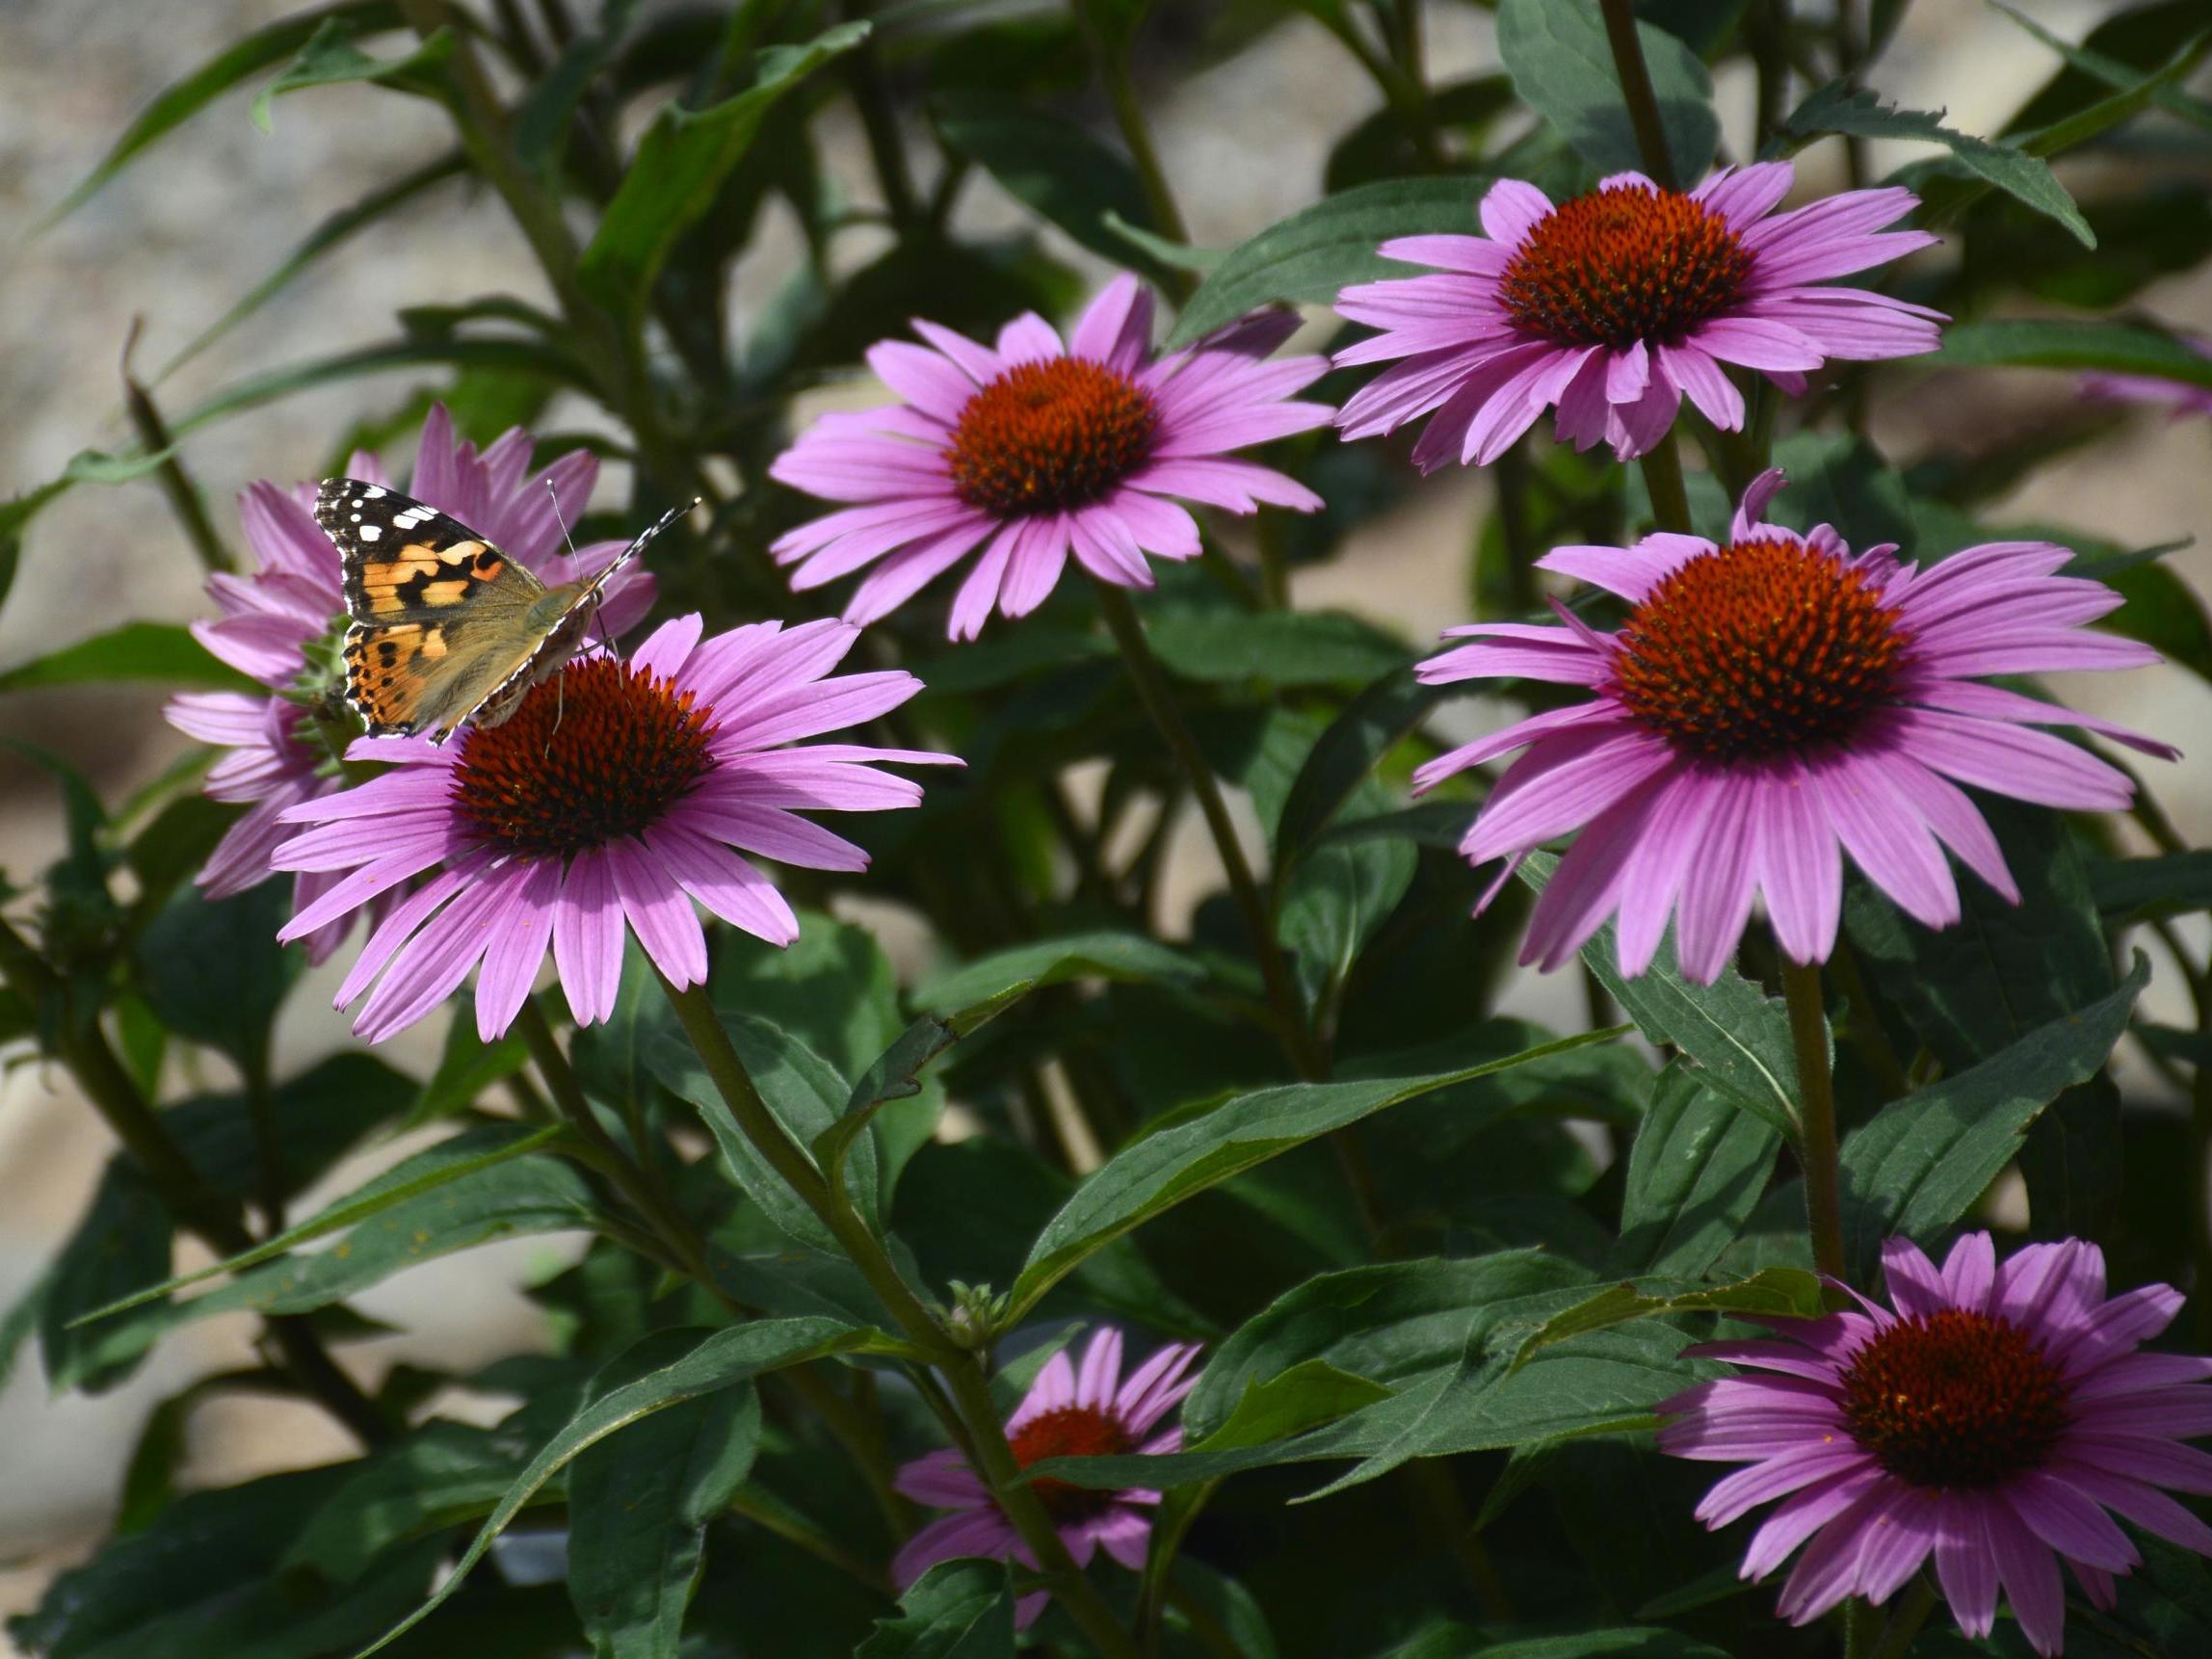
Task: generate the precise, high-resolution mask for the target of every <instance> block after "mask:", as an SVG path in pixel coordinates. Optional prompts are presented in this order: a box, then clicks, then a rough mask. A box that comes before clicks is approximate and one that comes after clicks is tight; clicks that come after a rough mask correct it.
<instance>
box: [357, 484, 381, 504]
mask: <svg viewBox="0 0 2212 1659" xmlns="http://www.w3.org/2000/svg"><path fill="white" fill-rule="evenodd" d="M383 496H384V492H383V490H382V488H380V487H378V486H376V485H374V484H372V485H370V486H369V487H367V488H366V489H364V490H362V491H361V499H362V500H363V501H382V499H383Z"/></svg>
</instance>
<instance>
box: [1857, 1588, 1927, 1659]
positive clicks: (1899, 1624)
mask: <svg viewBox="0 0 2212 1659" xmlns="http://www.w3.org/2000/svg"><path fill="white" fill-rule="evenodd" d="M1935 1610H1936V1586H1935V1584H1934V1583H1933V1582H1932V1581H1931V1580H1930V1579H1929V1577H1928V1575H1927V1574H1926V1573H1922V1574H1920V1576H1918V1577H1917V1578H1915V1579H1914V1580H1913V1581H1912V1588H1911V1589H1910V1590H1908V1591H1907V1592H1906V1593H1905V1595H1904V1597H1903V1599H1901V1600H1900V1601H1899V1602H1898V1603H1897V1609H1896V1611H1895V1612H1893V1613H1891V1614H1890V1616H1889V1627H1888V1628H1887V1629H1885V1630H1884V1631H1883V1633H1882V1640H1881V1641H1880V1642H1879V1643H1877V1644H1876V1645H1875V1647H1874V1651H1873V1653H1872V1654H1871V1655H1870V1656H1869V1659H1905V1655H1906V1654H1908V1653H1909V1652H1910V1651H1911V1650H1912V1639H1913V1638H1914V1637H1915V1636H1917V1635H1919V1634H1920V1626H1921V1625H1923V1624H1925V1623H1926V1622H1927V1621H1928V1615H1929V1614H1931V1613H1933V1612H1934V1611H1935Z"/></svg>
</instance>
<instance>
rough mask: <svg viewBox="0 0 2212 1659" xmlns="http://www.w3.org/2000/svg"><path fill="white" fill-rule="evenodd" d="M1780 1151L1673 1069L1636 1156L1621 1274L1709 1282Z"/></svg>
mask: <svg viewBox="0 0 2212 1659" xmlns="http://www.w3.org/2000/svg"><path fill="white" fill-rule="evenodd" d="M1780 1150H1781V1137H1780V1136H1779V1135H1778V1134H1777V1133H1776V1132H1775V1129H1774V1127H1773V1125H1771V1124H1770V1123H1768V1122H1766V1121H1765V1120H1764V1119H1760V1118H1757V1117H1754V1116H1753V1115H1751V1113H1749V1112H1744V1111H1741V1110H1739V1109H1738V1108H1737V1107H1736V1105H1735V1103H1734V1102H1733V1101H1731V1100H1730V1099H1729V1098H1728V1097H1727V1096H1726V1095H1725V1094H1723V1093H1720V1092H1719V1091H1718V1090H1715V1089H1711V1088H1708V1087H1707V1086H1706V1074H1705V1073H1703V1072H1701V1071H1700V1070H1699V1068H1698V1067H1696V1066H1691V1065H1688V1064H1686V1063H1685V1062H1683V1061H1679V1060H1676V1061H1672V1062H1670V1063H1669V1065H1668V1066H1667V1069H1666V1070H1664V1071H1662V1072H1661V1073H1660V1074H1659V1078H1658V1081H1657V1082H1656V1083H1655V1084H1654V1085H1653V1086H1652V1090H1651V1105H1650V1107H1649V1109H1648V1110H1646V1113H1645V1114H1644V1121H1643V1123H1642V1124H1641V1125H1640V1126H1639V1127H1638V1129H1637V1131H1636V1142H1635V1145H1633V1146H1631V1147H1630V1148H1629V1152H1628V1184H1627V1187H1626V1189H1625V1191H1624V1192H1623V1193H1622V1194H1621V1198H1620V1242H1619V1245H1618V1246H1617V1247H1616V1249H1615V1251H1614V1253H1613V1257H1612V1266H1613V1269H1614V1271H1616V1272H1620V1273H1654V1274H1674V1275H1678V1276H1680V1277H1685V1278H1694V1277H1697V1276H1699V1275H1700V1274H1702V1273H1703V1272H1704V1271H1705V1270H1706V1269H1707V1268H1709V1267H1711V1266H1712V1265H1713V1263H1714V1261H1715V1260H1717V1259H1718V1258H1719V1256H1720V1254H1721V1252H1722V1251H1724V1250H1725V1249H1727V1247H1728V1246H1729V1244H1730V1243H1731V1242H1733V1240H1734V1239H1735V1237H1736V1235H1737V1234H1738V1233H1739V1232H1741V1231H1742V1230H1743V1226H1744V1224H1745V1223H1746V1222H1747V1221H1749V1220H1750V1219H1751V1211H1752V1209H1753V1207H1754V1206H1756V1204H1757V1203H1758V1201H1759V1195H1760V1194H1761V1193H1763V1192H1764V1191H1765V1190H1766V1185H1767V1179H1768V1177H1769V1176H1771V1175H1772V1174H1773V1173H1774V1168H1775V1157H1776V1154H1777V1153H1778V1152H1779V1151H1780Z"/></svg>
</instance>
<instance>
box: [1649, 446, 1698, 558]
mask: <svg viewBox="0 0 2212 1659" xmlns="http://www.w3.org/2000/svg"><path fill="white" fill-rule="evenodd" d="M1642 465H1643V467H1644V487H1645V490H1646V493H1648V494H1649V495H1650V497H1651V518H1652V522H1653V523H1655V524H1656V525H1657V526H1658V527H1659V528H1660V529H1662V530H1672V531H1676V532H1678V533H1680V534H1682V535H1685V536H1686V535H1688V534H1690V529H1691V526H1690V491H1689V487H1688V486H1686V485H1685V484H1684V483H1683V482H1682V453H1681V451H1680V450H1679V449H1678V448H1677V447H1676V445H1675V442H1674V429H1673V428H1672V427H1669V428H1668V429H1667V431H1666V433H1665V435H1662V436H1661V437H1660V439H1659V441H1658V442H1657V443H1655V444H1653V445H1652V446H1651V448H1649V449H1648V450H1646V452H1645V454H1644V459H1643V462H1642Z"/></svg>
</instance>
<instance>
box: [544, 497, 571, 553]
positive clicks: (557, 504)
mask: <svg viewBox="0 0 2212 1659" xmlns="http://www.w3.org/2000/svg"><path fill="white" fill-rule="evenodd" d="M545 496H546V499H547V500H549V501H551V502H552V503H553V522H554V523H556V524H558V525H560V526H561V540H564V541H566V543H567V544H568V557H569V558H571V559H573V558H575V557H576V538H575V537H573V536H571V535H569V534H568V520H567V519H566V518H564V517H562V516H561V492H560V491H559V490H558V489H555V488H554V487H553V481H552V480H551V479H550V478H548V479H547V480H546V481H545Z"/></svg>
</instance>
